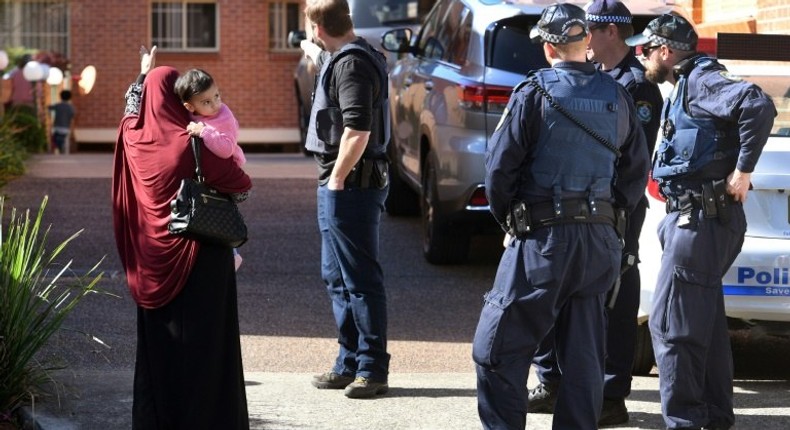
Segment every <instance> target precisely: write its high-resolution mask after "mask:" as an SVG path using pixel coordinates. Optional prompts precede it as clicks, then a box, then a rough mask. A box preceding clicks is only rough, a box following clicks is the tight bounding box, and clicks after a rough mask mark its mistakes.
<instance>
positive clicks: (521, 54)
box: [486, 15, 549, 75]
mask: <svg viewBox="0 0 790 430" xmlns="http://www.w3.org/2000/svg"><path fill="white" fill-rule="evenodd" d="M538 18H539V17H538V16H528V15H518V16H514V17H512V18H507V19H503V20H501V21H498V22H496V23H494V24H493V25H492V27H491V28H490V29H489V31H490V33H489V34H490V41H488V42H487V43H488V46H489V47H490V49H489V50H488V52H489V53H490V55H489V57H488V58H487V59H486V65H487V66H489V67H493V68H495V69H500V70H505V71H508V72H512V73H518V74H522V75H526V74H527V73H529V72H530V71H531V70H535V69H540V68H543V67H549V63H547V62H546V58H545V57H544V55H543V45H542V44H540V43H532V40H530V38H529V31H530V29H531V28H532V27H533V26H534V25H535V24H536V23H537V21H538Z"/></svg>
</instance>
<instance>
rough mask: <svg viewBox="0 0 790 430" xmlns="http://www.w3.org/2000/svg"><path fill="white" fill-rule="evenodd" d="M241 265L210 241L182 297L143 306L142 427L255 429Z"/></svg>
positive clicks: (138, 394)
mask: <svg viewBox="0 0 790 430" xmlns="http://www.w3.org/2000/svg"><path fill="white" fill-rule="evenodd" d="M233 267H234V266H233V255H232V251H231V249H230V248H222V247H214V246H210V245H205V244H203V245H201V247H200V251H199V252H198V256H197V261H196V262H195V265H194V269H193V270H192V272H191V273H190V275H189V278H188V280H187V283H186V285H185V286H184V289H183V290H182V291H181V292H180V293H179V294H178V296H176V298H175V299H173V300H172V301H171V302H170V303H168V304H167V305H165V306H163V307H161V308H157V309H144V308H142V307H138V309H137V362H136V366H135V375H134V406H133V411H132V423H133V424H132V427H133V429H134V430H177V429H189V430H195V429H220V428H221V429H249V418H248V414H247V398H246V393H245V389H244V373H243V368H242V361H241V345H240V340H239V320H238V307H237V299H236V275H235V272H234V269H233Z"/></svg>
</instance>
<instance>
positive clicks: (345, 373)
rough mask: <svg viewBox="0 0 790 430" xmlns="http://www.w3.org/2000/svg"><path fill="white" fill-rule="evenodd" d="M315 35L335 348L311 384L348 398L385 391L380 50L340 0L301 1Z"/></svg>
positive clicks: (325, 268) (316, 140)
mask: <svg viewBox="0 0 790 430" xmlns="http://www.w3.org/2000/svg"><path fill="white" fill-rule="evenodd" d="M305 16H306V22H308V23H310V25H311V27H310V28H311V29H312V33H313V35H312V36H313V37H312V38H313V39H314V40H315V43H314V42H313V41H310V40H305V41H303V42H302V48H303V49H304V51H305V53H306V54H307V55H308V56H309V57H310V58H311V59H312V60H313V61H314V62H315V63H316V66H318V68H319V69H320V73H319V76H318V77H317V82H316V91H315V96H314V99H313V107H312V112H311V114H310V123H309V129H308V134H307V140H306V143H305V145H306V147H307V149H308V150H309V151H311V152H313V153H314V154H315V158H316V160H317V161H318V172H319V173H318V176H319V180H318V226H319V229H320V231H321V240H322V243H321V275H322V278H323V280H324V282H325V284H326V286H327V290H328V292H329V297H330V299H331V301H332V310H333V312H334V316H335V322H336V324H337V330H338V343H339V345H340V347H339V352H338V355H337V358H336V360H335V363H334V365H333V366H332V368H331V370H330V371H328V372H326V373H323V374H320V375H316V376H315V377H314V378H313V380H312V384H313V385H314V386H315V387H317V388H323V389H344V390H345V395H346V396H347V397H349V398H370V397H374V396H377V395H380V394H384V393H386V392H387V390H388V388H389V386H388V383H387V381H388V373H389V361H390V355H389V353H388V352H387V301H386V294H385V290H384V280H383V273H382V269H381V265H380V264H379V225H380V220H381V213H382V211H383V209H384V200H385V198H386V197H387V190H388V176H387V160H386V146H387V142H388V141H389V115H388V110H387V106H388V103H387V87H388V85H387V68H386V60H385V58H384V56H383V55H382V54H381V53H380V52H378V51H376V50H375V49H373V47H371V46H370V45H369V44H368V43H367V42H366V41H365V39H363V38H361V37H357V36H356V35H355V34H354V28H353V23H352V22H351V16H350V11H349V6H348V2H347V1H346V0H308V1H307V5H306V8H305Z"/></svg>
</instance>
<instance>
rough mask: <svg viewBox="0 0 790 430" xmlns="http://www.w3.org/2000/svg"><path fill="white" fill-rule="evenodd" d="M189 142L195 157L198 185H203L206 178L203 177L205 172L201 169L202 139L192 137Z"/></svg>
mask: <svg viewBox="0 0 790 430" xmlns="http://www.w3.org/2000/svg"><path fill="white" fill-rule="evenodd" d="M189 141H190V145H191V146H192V155H194V156H195V176H197V182H198V183H203V181H204V180H205V178H204V177H203V171H202V170H201V169H200V138H199V137H197V136H191V138H190V139H189Z"/></svg>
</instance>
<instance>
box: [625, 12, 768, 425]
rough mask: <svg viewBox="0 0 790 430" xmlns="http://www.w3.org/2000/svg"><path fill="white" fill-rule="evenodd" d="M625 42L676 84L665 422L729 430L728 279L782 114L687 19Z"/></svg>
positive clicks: (655, 335)
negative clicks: (752, 191)
mask: <svg viewBox="0 0 790 430" xmlns="http://www.w3.org/2000/svg"><path fill="white" fill-rule="evenodd" d="M626 43H628V44H629V45H631V46H641V49H642V55H643V57H644V58H645V67H646V69H647V77H648V79H650V80H652V81H653V82H657V83H662V82H665V81H666V82H670V83H672V84H674V88H673V91H672V94H671V95H670V97H669V99H668V100H667V101H666V103H665V106H664V109H663V112H662V118H661V119H662V123H661V136H662V139H661V142H660V144H659V146H658V148H657V150H656V155H655V159H654V165H653V177H654V178H655V179H656V180H657V181H658V183H659V186H660V190H661V192H662V193H663V195H664V196H666V197H667V211H668V212H667V215H666V217H665V218H664V219H663V220H662V222H661V223H660V224H659V227H658V235H659V240H660V242H661V245H662V247H663V256H662V259H661V268H660V270H659V274H658V281H657V285H656V289H655V294H654V296H653V309H652V310H651V312H650V320H649V327H650V332H651V335H652V339H653V349H654V351H655V356H656V363H657V365H658V372H659V385H660V391H661V409H662V413H663V416H664V422H665V423H666V426H667V428H670V429H675V428H690V429H700V428H706V429H728V428H730V427H732V425H733V423H734V422H735V415H734V412H733V405H732V391H733V387H732V379H733V367H732V352H731V350H730V339H729V334H728V331H727V320H726V315H725V311H724V296H723V293H722V277H723V276H724V274H725V272H727V270H728V269H729V267H730V265H732V262H733V260H734V259H735V257H736V256H737V255H738V253H739V252H740V250H741V245H742V244H743V239H744V234H745V232H746V220H745V217H744V212H743V201H745V200H746V196H747V190H748V189H749V184H750V177H751V172H752V171H753V170H754V166H755V165H756V164H757V160H758V158H759V157H760V154H761V153H762V149H763V146H764V145H765V143H766V141H767V139H768V136H769V134H770V133H771V128H772V127H773V121H774V117H775V116H776V109H775V107H774V104H773V102H772V100H771V99H770V97H768V96H767V95H766V94H765V93H764V92H763V91H762V90H761V89H760V88H759V87H758V86H756V85H754V84H751V83H748V82H746V81H743V80H741V79H740V78H738V77H736V76H733V75H730V74H729V73H728V72H727V69H726V68H725V67H724V66H723V65H721V64H719V62H718V61H716V59H714V58H710V57H708V56H706V55H704V54H701V53H697V52H695V48H696V44H697V34H696V32H695V31H694V28H693V27H692V25H691V24H690V23H689V22H688V21H687V20H685V19H684V18H682V17H680V16H676V15H670V14H667V15H663V16H661V17H659V18H656V19H654V20H653V21H651V22H650V23H649V24H648V26H647V28H646V29H645V31H644V32H643V33H642V34H641V35H637V36H633V37H631V38H629V39H627V40H626Z"/></svg>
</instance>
